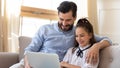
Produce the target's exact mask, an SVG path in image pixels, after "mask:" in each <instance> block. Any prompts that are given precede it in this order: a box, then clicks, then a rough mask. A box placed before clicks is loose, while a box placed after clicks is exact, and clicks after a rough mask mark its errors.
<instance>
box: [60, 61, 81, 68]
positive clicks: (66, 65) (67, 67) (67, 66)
mask: <svg viewBox="0 0 120 68" xmlns="http://www.w3.org/2000/svg"><path fill="white" fill-rule="evenodd" d="M60 64H61V68H81V67H80V66H76V65H73V64H69V63H67V62H64V61H62V62H61V63H60Z"/></svg>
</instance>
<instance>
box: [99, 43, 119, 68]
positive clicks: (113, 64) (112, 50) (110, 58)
mask: <svg viewBox="0 0 120 68" xmlns="http://www.w3.org/2000/svg"><path fill="white" fill-rule="evenodd" d="M119 57H120V45H114V46H110V47H107V48H105V49H103V50H102V51H101V52H100V63H99V67H98V68H120V58H119Z"/></svg>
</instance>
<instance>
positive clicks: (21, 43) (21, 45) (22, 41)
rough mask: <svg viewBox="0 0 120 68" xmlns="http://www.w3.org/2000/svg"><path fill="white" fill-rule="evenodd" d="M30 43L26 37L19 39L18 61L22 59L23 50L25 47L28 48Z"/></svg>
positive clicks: (29, 39)
mask: <svg viewBox="0 0 120 68" xmlns="http://www.w3.org/2000/svg"><path fill="white" fill-rule="evenodd" d="M30 42H31V38H30V37H26V36H20V37H19V60H21V59H22V58H23V55H24V49H25V47H26V46H28V45H29V44H30Z"/></svg>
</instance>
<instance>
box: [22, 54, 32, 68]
mask: <svg viewBox="0 0 120 68" xmlns="http://www.w3.org/2000/svg"><path fill="white" fill-rule="evenodd" d="M24 64H25V68H32V67H31V66H30V65H29V63H28V60H27V56H25V57H24Z"/></svg>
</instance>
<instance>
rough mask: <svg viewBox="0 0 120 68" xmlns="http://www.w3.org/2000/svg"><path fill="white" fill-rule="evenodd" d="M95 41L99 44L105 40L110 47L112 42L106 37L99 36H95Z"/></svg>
mask: <svg viewBox="0 0 120 68" xmlns="http://www.w3.org/2000/svg"><path fill="white" fill-rule="evenodd" d="M95 39H96V41H97V42H100V41H103V40H107V41H108V42H109V43H110V44H111V45H112V41H111V40H110V39H109V38H108V37H105V36H99V35H96V34H95Z"/></svg>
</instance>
